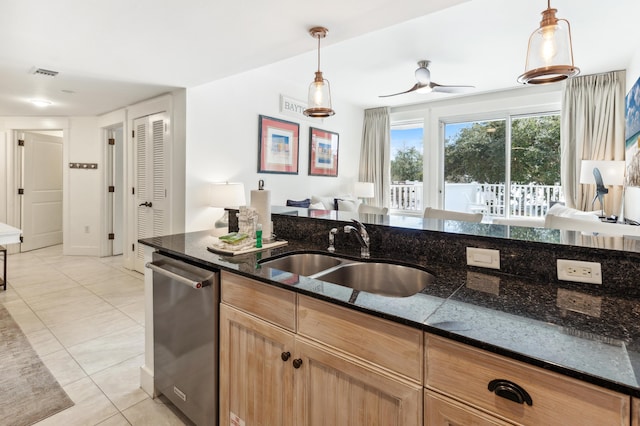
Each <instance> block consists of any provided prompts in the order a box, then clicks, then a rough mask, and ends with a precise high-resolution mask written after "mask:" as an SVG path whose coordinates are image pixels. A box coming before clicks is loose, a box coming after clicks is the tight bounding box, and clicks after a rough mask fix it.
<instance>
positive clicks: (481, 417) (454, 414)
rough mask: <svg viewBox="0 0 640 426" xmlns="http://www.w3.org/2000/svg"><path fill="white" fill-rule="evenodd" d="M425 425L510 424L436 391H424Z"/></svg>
mask: <svg viewBox="0 0 640 426" xmlns="http://www.w3.org/2000/svg"><path fill="white" fill-rule="evenodd" d="M424 407H425V410H424V424H425V426H463V425H464V426H496V425H497V426H509V425H510V423H506V422H503V421H502V420H499V419H496V418H495V417H493V416H491V415H489V414H486V413H483V412H482V411H478V410H475V409H473V408H471V407H469V406H468V405H464V404H462V403H460V402H458V401H455V400H453V399H451V398H447V397H445V396H443V395H440V394H438V393H436V392H432V391H429V390H425V392H424Z"/></svg>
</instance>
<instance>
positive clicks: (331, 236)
mask: <svg viewBox="0 0 640 426" xmlns="http://www.w3.org/2000/svg"><path fill="white" fill-rule="evenodd" d="M337 233H338V228H331V231H329V247H328V248H327V251H330V252H331V253H333V252H334V251H336V248H335V247H334V246H333V243H334V242H335V235H336V234H337Z"/></svg>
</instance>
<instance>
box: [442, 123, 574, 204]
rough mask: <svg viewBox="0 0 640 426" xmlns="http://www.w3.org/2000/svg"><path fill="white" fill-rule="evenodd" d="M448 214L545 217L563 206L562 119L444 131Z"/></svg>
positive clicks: (463, 125)
mask: <svg viewBox="0 0 640 426" xmlns="http://www.w3.org/2000/svg"><path fill="white" fill-rule="evenodd" d="M444 181H445V190H444V208H445V209H447V210H455V211H461V212H473V213H475V212H480V213H483V214H484V215H485V216H488V217H510V216H518V217H522V216H526V217H542V216H544V215H545V214H546V211H547V210H548V208H549V206H550V205H551V204H553V203H554V202H557V201H559V199H560V197H561V194H562V191H561V187H560V117H559V115H558V114H545V115H536V116H507V117H506V118H500V119H495V120H469V121H456V122H449V123H445V126H444Z"/></svg>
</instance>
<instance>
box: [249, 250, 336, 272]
mask: <svg viewBox="0 0 640 426" xmlns="http://www.w3.org/2000/svg"><path fill="white" fill-rule="evenodd" d="M341 263H342V261H341V260H340V259H339V258H337V257H333V256H328V255H325V254H320V253H294V254H289V255H286V256H283V257H279V258H276V259H271V260H269V259H265V261H264V262H260V264H261V265H263V266H268V267H269V268H275V269H279V270H281V271H285V272H291V273H292V274H298V275H304V276H307V277H308V276H311V275H314V274H317V273H318V272H321V271H325V270H327V269H330V268H333V267H335V266H338V265H340V264H341Z"/></svg>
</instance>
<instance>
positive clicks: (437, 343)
mask: <svg viewBox="0 0 640 426" xmlns="http://www.w3.org/2000/svg"><path fill="white" fill-rule="evenodd" d="M425 347H426V349H425V354H426V357H425V358H426V367H425V386H426V387H428V388H430V389H434V390H437V391H439V392H442V393H445V394H448V395H451V396H453V397H454V398H456V399H460V400H462V401H465V402H466V403H468V404H470V405H473V406H476V407H480V408H482V409H485V410H488V411H489V412H491V413H495V414H496V415H497V416H501V417H504V418H505V419H507V420H509V421H513V422H516V423H521V424H527V425H563V426H564V425H573V424H575V425H598V426H601V425H628V424H629V416H630V414H629V412H630V397H628V396H625V395H623V394H619V393H617V392H614V391H611V390H608V389H604V388H600V387H598V386H594V385H591V384H588V383H585V382H581V381H579V380H576V379H572V378H569V377H566V376H563V375H560V374H557V373H552V372H549V371H546V370H543V369H541V368H537V367H534V366H531V365H527V364H524V363H521V362H517V361H514V360H512V359H509V358H506V357H502V356H499V355H495V354H491V353H488V352H485V351H482V350H480V349H476V348H473V347H471V346H467V345H463V344H460V343H457V342H453V341H450V340H447V339H444V338H441V337H437V336H432V335H428V334H427V335H426V337H425ZM494 379H504V380H508V381H510V382H513V383H515V384H517V385H519V386H520V387H522V388H523V389H524V390H525V391H526V392H527V393H528V394H529V395H530V396H531V400H532V405H531V406H529V405H528V404H526V403H523V404H519V403H516V402H513V401H510V400H508V399H506V398H503V397H500V396H497V395H496V394H494V393H493V392H490V391H489V390H488V384H489V382H491V381H492V380H494Z"/></svg>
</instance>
